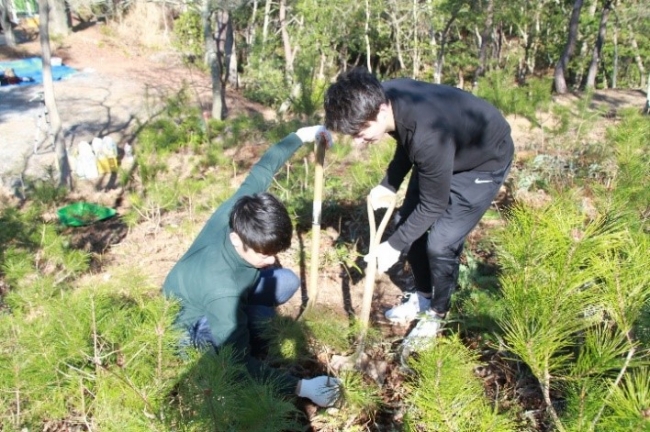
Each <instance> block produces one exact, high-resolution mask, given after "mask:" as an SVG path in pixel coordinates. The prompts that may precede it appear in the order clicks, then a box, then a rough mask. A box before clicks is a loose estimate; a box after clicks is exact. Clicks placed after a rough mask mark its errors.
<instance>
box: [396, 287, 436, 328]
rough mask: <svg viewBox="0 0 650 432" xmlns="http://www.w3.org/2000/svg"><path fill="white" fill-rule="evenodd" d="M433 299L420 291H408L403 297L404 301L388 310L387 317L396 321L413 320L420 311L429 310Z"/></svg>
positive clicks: (405, 321)
mask: <svg viewBox="0 0 650 432" xmlns="http://www.w3.org/2000/svg"><path fill="white" fill-rule="evenodd" d="M430 306H431V299H430V298H426V297H424V296H423V295H422V294H420V293H419V292H415V293H407V294H405V295H404V297H402V303H401V304H398V305H397V306H395V307H394V308H392V309H388V310H387V311H386V314H385V316H386V319H387V320H388V321H391V322H394V323H407V322H410V321H413V320H414V319H415V318H416V317H417V316H418V314H419V313H422V312H425V311H427V310H429V307H430Z"/></svg>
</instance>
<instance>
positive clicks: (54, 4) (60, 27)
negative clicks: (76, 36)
mask: <svg viewBox="0 0 650 432" xmlns="http://www.w3.org/2000/svg"><path fill="white" fill-rule="evenodd" d="M49 5H50V23H49V27H50V33H52V34H53V35H56V36H67V35H69V34H70V19H69V13H68V12H69V8H68V5H67V4H66V2H65V1H64V0H51V1H50V2H49Z"/></svg>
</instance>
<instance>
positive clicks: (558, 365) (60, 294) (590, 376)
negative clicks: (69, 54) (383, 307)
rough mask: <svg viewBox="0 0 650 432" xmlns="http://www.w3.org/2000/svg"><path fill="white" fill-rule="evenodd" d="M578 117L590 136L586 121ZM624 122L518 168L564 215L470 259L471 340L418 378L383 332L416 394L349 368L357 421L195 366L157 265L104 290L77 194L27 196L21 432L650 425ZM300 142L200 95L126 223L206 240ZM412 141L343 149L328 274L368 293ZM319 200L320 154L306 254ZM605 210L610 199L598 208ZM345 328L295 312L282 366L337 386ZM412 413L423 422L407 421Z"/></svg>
mask: <svg viewBox="0 0 650 432" xmlns="http://www.w3.org/2000/svg"><path fill="white" fill-rule="evenodd" d="M487 79H493V80H503V77H499V76H493V77H491V78H487ZM546 84H547V83H545V82H539V83H536V82H531V83H529V85H528V87H522V88H519V89H513V90H508V91H507V92H506V91H505V90H503V88H505V87H504V86H501V87H499V89H500V90H499V92H500V93H498V94H497V93H496V90H495V89H492V91H494V92H495V94H493V95H492V96H490V98H491V99H492V100H493V101H500V102H499V106H500V107H501V108H502V109H503V110H505V111H507V112H516V113H518V114H521V115H526V116H531V117H532V116H533V115H534V111H533V108H539V107H545V106H546V104H547V103H548V101H547V100H546V99H545V98H544V97H542V96H541V95H542V92H541V91H539V88H542V87H543V86H544V85H546ZM538 87H539V88H538ZM480 88H481V89H485V91H486V92H487V91H490V86H489V85H482V86H480ZM504 92H505V93H504ZM485 96H486V97H487V96H489V95H487V94H486V95H485ZM576 109H578V110H584V112H585V115H584V116H582V117H581V118H582V119H587V120H589V121H591V120H590V119H591V115H592V114H590V113H588V112H587V108H585V107H582V108H581V107H577V108H576ZM621 115H622V118H621V121H620V122H619V124H618V125H617V127H616V128H613V129H611V130H610V132H609V134H608V136H607V138H606V142H603V143H592V144H591V145H590V146H589V147H588V148H585V147H581V148H576V146H575V145H573V144H575V143H576V141H575V140H572V138H575V136H574V135H572V136H571V137H568V138H566V139H565V140H564V142H563V145H564V147H565V148H566V149H569V151H568V152H566V153H562V154H560V155H555V156H552V155H548V158H542V159H538V160H535V159H532V160H531V161H529V163H528V164H523V165H522V166H521V168H519V169H517V170H513V174H512V177H513V184H514V185H515V187H517V185H518V187H519V188H520V189H521V188H526V189H527V190H531V191H535V190H544V191H546V193H548V194H549V195H551V197H552V199H551V201H550V203H548V204H545V205H542V206H539V205H535V206H533V205H530V204H528V203H526V202H516V203H514V205H512V206H511V207H510V208H509V209H507V211H505V213H504V212H501V213H496V214H495V215H493V217H492V219H493V222H495V225H496V226H500V228H499V229H497V230H495V229H492V230H490V236H488V239H487V240H486V241H485V242H483V243H481V244H480V245H474V246H473V248H472V249H471V250H470V249H468V250H467V251H466V252H465V254H464V259H463V267H462V269H461V279H460V283H461V290H460V291H459V293H458V294H457V295H456V296H455V297H454V301H453V309H452V317H451V320H450V325H449V326H448V328H447V331H446V332H445V334H444V336H442V337H440V338H439V339H438V343H437V344H436V345H435V346H434V348H433V349H432V350H430V351H426V352H422V353H420V355H419V356H418V357H417V358H415V359H413V360H412V361H411V362H410V363H409V367H410V368H411V369H412V371H413V373H404V371H403V370H402V369H400V368H399V365H398V364H397V362H396V360H395V357H394V354H395V353H394V352H393V351H392V350H393V348H392V346H393V342H394V341H390V340H386V338H385V336H383V335H382V333H381V332H380V331H375V329H372V331H371V332H369V333H368V339H367V341H366V344H367V346H368V347H369V348H370V350H371V351H372V352H373V353H376V354H377V355H381V356H383V357H382V358H380V359H378V360H382V361H384V362H385V363H386V364H387V365H388V369H389V374H392V378H388V379H389V380H390V379H395V376H397V377H398V379H397V382H398V383H402V382H404V383H405V384H404V385H403V386H402V385H399V384H398V386H399V398H397V399H391V398H392V397H394V395H395V393H396V390H395V388H394V387H393V388H391V387H390V385H391V383H387V382H379V381H378V380H376V379H372V378H370V377H369V376H368V375H366V374H364V373H362V372H360V371H358V370H351V371H347V372H340V373H339V377H340V378H341V379H342V381H343V395H344V398H343V400H342V401H341V403H340V405H339V406H338V407H337V408H336V409H334V410H319V412H318V414H316V415H315V416H312V417H311V418H310V419H307V417H306V414H305V413H304V411H303V410H301V409H299V408H298V406H297V405H296V404H294V399H293V398H291V397H287V396H284V395H281V394H280V393H279V391H278V385H277V383H274V382H264V383H259V382H255V381H253V380H252V379H250V377H248V376H247V375H246V373H245V372H244V370H243V369H242V367H241V366H240V365H239V364H238V363H237V362H236V361H235V357H236V355H235V353H233V352H231V351H230V350H228V349H223V350H221V351H220V352H219V353H216V354H215V353H202V352H194V351H190V352H189V353H186V355H185V356H182V355H179V352H178V348H177V343H176V342H177V340H178V338H179V334H178V333H177V332H176V331H174V330H173V329H172V325H171V324H172V321H173V319H174V317H175V314H176V311H177V309H178V305H177V304H175V303H174V302H171V301H168V300H166V299H165V298H163V296H161V295H160V287H159V286H156V284H154V283H152V282H151V280H152V279H151V276H150V275H149V274H147V272H146V270H143V269H142V268H141V267H140V266H139V265H138V264H139V263H137V262H134V263H132V264H131V265H128V266H124V265H123V266H121V267H120V268H110V274H111V277H110V278H106V279H105V278H102V277H100V275H97V274H95V272H93V271H92V265H91V264H92V262H93V259H96V258H97V257H96V256H95V253H93V252H88V251H85V250H82V249H78V248H75V247H74V246H73V243H72V242H71V240H70V233H69V232H66V231H64V230H62V229H61V228H60V227H59V226H58V225H57V224H55V223H53V222H51V221H48V220H47V218H45V217H44V214H45V213H47V212H52V211H53V209H55V208H56V207H57V206H58V205H60V204H61V203H62V201H63V200H64V199H65V197H64V196H63V195H62V193H61V191H60V190H58V189H57V188H55V187H53V186H52V185H51V184H50V183H47V182H44V183H43V182H34V183H27V186H26V187H25V188H24V190H25V192H26V195H27V198H28V201H27V202H26V203H24V204H23V206H22V207H21V208H17V207H11V206H5V207H4V208H2V210H0V223H1V224H2V230H0V246H1V247H0V270H1V273H0V274H1V281H2V285H0V429H1V430H3V431H4V430H6V431H22V430H37V429H39V428H40V429H43V428H45V427H48V428H50V429H49V430H53V429H54V428H59V429H65V428H68V429H73V428H77V430H106V431H111V430H129V431H131V430H134V431H137V430H142V431H145V430H146V431H151V430H159V431H165V430H186V431H204V430H246V431H289V430H305V429H306V428H307V427H308V425H309V423H310V421H311V422H313V423H317V424H319V426H322V428H321V429H322V430H387V429H381V428H382V427H384V426H386V424H388V425H389V426H386V427H389V428H393V429H391V430H398V429H404V430H414V431H415V430H431V431H434V430H440V431H446V430H458V431H462V430H467V431H473V430H485V431H510V430H512V431H514V430H551V429H552V430H559V431H569V430H572V431H573V430H575V431H618V430H621V431H623V430H645V429H647V427H648V415H647V412H648V409H649V408H650V392H649V391H648V388H650V384H649V383H650V372H649V370H648V368H647V355H648V344H649V343H650V339H649V338H650V336H649V335H650V331H649V330H648V329H649V328H650V318H649V317H650V312H649V310H650V306H649V303H650V280H649V279H650V276H648V273H647V271H646V268H645V267H647V263H648V262H650V256H649V253H650V252H649V251H650V239H649V236H650V233H649V232H650V229H649V228H648V226H649V225H648V217H649V215H650V210H649V208H648V202H650V192H648V191H649V190H650V188H649V186H650V185H649V184H648V183H649V177H648V173H649V172H650V159H649V157H648V155H649V154H650V149H649V148H648V146H649V144H648V142H647V137H648V136H649V135H650V130H648V128H649V126H648V121H647V118H645V117H642V116H640V115H639V114H638V113H635V112H632V111H630V112H623V113H621ZM580 121H582V120H580ZM300 126H301V124H300V123H298V122H297V121H291V122H281V123H272V122H267V121H264V120H263V119H261V118H260V117H255V116H248V117H238V118H234V119H230V120H228V121H225V122H220V121H210V122H208V123H205V122H204V121H203V119H202V118H201V116H200V113H199V112H198V111H197V110H193V109H191V108H188V107H187V100H186V98H185V96H184V95H183V93H182V92H181V93H180V94H179V96H178V97H177V98H176V99H175V100H173V101H170V104H169V105H168V106H167V108H166V110H165V111H164V113H163V115H161V117H160V118H158V119H157V120H155V121H153V122H151V123H149V124H145V125H142V128H141V132H140V134H139V136H138V141H137V147H136V161H137V166H136V169H135V171H134V173H133V174H131V175H125V176H124V178H123V180H124V181H123V186H124V188H125V190H126V192H127V196H128V200H129V202H130V206H131V210H130V212H129V213H126V214H124V215H122V218H123V219H124V220H125V221H127V222H128V224H129V226H131V227H136V226H137V225H138V224H140V223H142V222H148V223H153V224H154V225H155V226H160V223H161V220H162V216H163V215H165V214H166V213H177V214H179V215H182V216H183V219H184V222H183V224H181V225H180V226H179V227H176V228H166V229H177V230H179V231H180V232H181V233H182V235H183V236H184V237H186V238H188V239H190V238H192V237H193V236H194V235H195V232H196V230H198V229H199V228H200V223H195V222H197V221H200V220H202V219H204V218H205V217H207V215H209V214H210V212H211V211H212V210H213V209H214V208H216V207H217V206H218V205H219V204H220V203H221V202H222V201H223V200H224V199H226V198H227V197H228V196H230V193H231V191H232V186H231V183H232V181H233V179H235V178H238V177H240V176H241V175H242V174H243V173H245V172H246V171H247V170H248V168H249V167H250V164H251V163H253V162H254V161H255V160H257V158H258V156H259V155H261V153H262V152H263V151H264V150H265V149H266V148H268V146H269V145H270V144H272V143H274V142H276V141H277V140H279V139H281V138H282V137H284V136H285V135H286V134H287V133H289V132H291V131H294V130H295V129H296V128H297V127H300ZM575 127H583V126H580V125H578V126H576V123H575V122H574V123H572V122H571V121H568V124H567V130H575V129H572V128H575ZM561 137H562V133H561V132H558V133H557V137H556V139H557V140H561ZM244 142H245V143H256V144H258V145H256V146H249V148H252V147H254V148H255V152H257V154H255V155H252V156H250V157H235V156H234V155H236V154H237V152H238V151H239V150H240V147H241V146H240V144H241V143H244ZM392 145H393V144H392V142H390V141H386V142H384V143H381V144H379V145H376V146H372V147H371V148H370V149H368V150H367V151H366V152H364V153H363V155H359V154H356V153H355V151H354V150H353V149H352V148H351V146H350V143H349V142H348V141H342V142H337V143H336V144H335V147H334V148H333V149H330V150H328V153H327V159H326V166H325V179H326V180H325V188H326V190H325V193H324V196H325V197H326V198H325V202H324V204H323V215H322V217H323V229H325V228H328V229H334V230H335V231H337V233H338V238H337V240H336V241H335V242H334V245H335V246H334V247H333V248H332V250H328V251H327V252H326V253H324V255H323V257H321V266H323V267H324V268H325V267H337V268H343V269H344V270H345V271H346V272H347V276H348V277H349V278H350V279H352V276H356V277H359V275H360V274H361V273H362V269H361V268H359V265H358V262H359V258H360V256H361V255H362V254H363V253H364V252H366V250H364V248H365V247H367V244H366V243H365V242H364V239H366V238H367V236H368V233H367V227H366V225H367V223H366V221H365V219H364V218H365V201H364V197H365V194H366V193H367V191H368V190H369V189H370V188H371V187H372V186H374V185H375V184H376V183H377V182H378V181H379V179H380V178H381V176H382V171H383V168H384V167H385V166H386V164H387V163H388V161H389V160H390V158H391V156H392V152H393V150H392ZM608 148H610V149H612V150H611V151H608V150H606V149H608ZM567 155H569V156H567ZM554 157H556V158H558V159H557V160H556V159H553V158H554ZM569 172H570V174H571V175H570V176H569V175H567V173H569ZM312 188H313V148H312V147H311V146H305V147H304V148H303V149H301V150H300V151H299V152H298V153H297V154H296V155H295V156H294V157H293V158H292V160H291V161H290V163H289V164H288V165H287V166H286V167H285V169H284V170H282V171H281V172H280V173H278V175H277V176H276V179H275V182H274V184H273V186H272V188H271V191H272V192H273V193H274V194H276V195H277V196H279V197H280V198H281V199H282V201H284V202H285V203H286V204H287V207H288V208H289V211H290V214H291V215H292V218H293V220H294V223H295V225H296V227H297V235H299V236H302V238H304V240H302V242H303V243H304V242H308V240H307V236H306V235H305V234H306V232H307V231H308V229H309V228H310V225H309V222H310V220H311V194H312ZM586 198H588V199H589V200H591V201H592V202H593V204H594V205H593V208H590V209H589V211H588V210H587V209H586V207H585V205H584V201H585V199H586ZM502 214H505V215H506V217H505V218H502V217H501V215H502ZM184 224H186V225H184ZM292 251H293V252H292V253H295V256H293V257H291V258H292V259H293V260H295V262H299V261H300V260H303V262H308V261H309V260H310V258H311V257H310V256H309V252H306V251H309V247H306V245H305V244H303V245H302V248H296V249H293V250H292ZM347 312H349V311H347ZM341 317H342V314H340V313H336V312H333V311H328V310H318V309H317V310H315V311H310V313H306V314H305V316H303V317H302V318H301V320H298V321H296V320H294V319H292V318H289V317H286V316H280V317H278V318H277V319H276V320H274V321H272V322H270V323H269V326H268V327H267V331H268V332H267V336H268V338H269V340H270V342H269V347H268V352H267V353H266V360H267V361H268V362H270V363H272V364H273V365H274V366H276V367H279V368H285V369H287V370H290V371H291V372H293V373H296V374H298V375H303V376H307V375H313V374H314V373H323V374H333V373H334V371H333V370H331V365H330V364H329V361H330V359H331V357H332V356H333V355H334V354H341V355H350V354H351V353H354V351H355V348H356V339H357V336H358V334H359V331H360V330H359V327H358V326H357V324H356V323H355V319H354V317H350V316H348V317H347V319H346V318H341ZM486 352H497V353H499V354H500V355H501V356H502V357H504V358H507V359H508V361H509V362H511V364H515V365H516V369H517V370H518V371H519V375H517V376H516V377H514V378H513V379H515V380H516V379H523V378H525V379H528V380H530V381H531V382H533V383H534V385H535V386H536V395H537V396H538V397H539V402H538V406H536V407H535V409H530V408H531V407H530V406H529V405H527V401H525V400H524V399H523V398H519V397H518V396H517V395H516V393H515V389H514V388H503V389H500V391H501V393H499V395H498V396H494V394H492V393H490V392H486V391H485V390H486V387H487V384H485V382H483V381H482V380H481V379H480V377H479V376H478V375H477V374H476V368H477V367H478V366H479V365H480V363H481V362H482V361H483V360H482V359H483V358H484V357H483V356H484V355H485V353H486ZM479 354H480V355H479ZM388 388H391V392H392V393H388V390H387V389H388ZM504 399H507V402H508V403H507V404H506V403H503V401H504ZM527 410H528V411H527ZM398 411H400V412H402V413H406V415H405V416H404V417H403V419H401V420H400V419H397V418H395V416H394V415H393V414H394V413H396V412H398ZM531 411H535V412H536V414H535V415H531V414H530V412H531ZM381 422H384V423H385V424H382V423H381ZM549 425H550V426H549ZM366 426H367V428H366V429H364V427H366ZM545 428H546V429H545Z"/></svg>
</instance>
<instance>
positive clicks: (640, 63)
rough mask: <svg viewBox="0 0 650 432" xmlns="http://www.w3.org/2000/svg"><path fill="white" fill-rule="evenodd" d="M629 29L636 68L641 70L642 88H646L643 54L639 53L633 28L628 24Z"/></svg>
mask: <svg viewBox="0 0 650 432" xmlns="http://www.w3.org/2000/svg"><path fill="white" fill-rule="evenodd" d="M627 29H628V34H629V35H630V45H632V50H633V52H634V60H635V61H636V67H637V68H639V75H640V76H641V88H643V87H645V86H644V82H643V81H644V80H645V77H646V73H645V67H644V66H643V58H642V57H641V53H640V51H639V44H637V42H636V38H635V37H634V31H633V29H632V26H631V25H630V24H629V23H628V24H627Z"/></svg>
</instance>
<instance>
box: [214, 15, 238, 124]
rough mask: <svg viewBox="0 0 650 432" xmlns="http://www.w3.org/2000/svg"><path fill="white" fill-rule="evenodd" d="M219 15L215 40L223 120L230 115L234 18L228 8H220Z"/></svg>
mask: <svg viewBox="0 0 650 432" xmlns="http://www.w3.org/2000/svg"><path fill="white" fill-rule="evenodd" d="M216 16H217V32H216V34H215V42H216V46H217V63H219V72H220V77H219V78H220V79H219V85H220V86H221V89H220V96H221V112H220V117H219V118H220V119H221V120H223V119H225V118H226V117H227V116H228V106H227V104H226V84H227V83H228V79H229V72H230V59H231V55H232V48H233V44H234V38H233V29H232V19H231V18H230V13H229V12H228V11H226V10H219V11H217V13H216Z"/></svg>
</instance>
